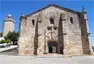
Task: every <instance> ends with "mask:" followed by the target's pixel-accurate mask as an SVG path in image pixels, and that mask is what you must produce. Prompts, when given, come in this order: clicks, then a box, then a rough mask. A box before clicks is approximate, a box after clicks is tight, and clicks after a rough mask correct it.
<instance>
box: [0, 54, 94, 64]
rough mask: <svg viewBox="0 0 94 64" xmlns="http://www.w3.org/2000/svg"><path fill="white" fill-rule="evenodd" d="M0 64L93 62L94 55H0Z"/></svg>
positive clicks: (77, 63)
mask: <svg viewBox="0 0 94 64" xmlns="http://www.w3.org/2000/svg"><path fill="white" fill-rule="evenodd" d="M0 64H94V56H73V57H41V56H9V55H0Z"/></svg>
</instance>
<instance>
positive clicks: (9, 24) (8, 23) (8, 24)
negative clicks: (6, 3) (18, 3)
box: [3, 14, 15, 37]
mask: <svg viewBox="0 0 94 64" xmlns="http://www.w3.org/2000/svg"><path fill="white" fill-rule="evenodd" d="M14 24H15V21H14V20H13V18H12V15H11V14H9V15H8V16H7V17H6V18H5V19H4V25H3V37H4V36H6V35H7V34H8V32H9V31H11V32H13V31H14Z"/></svg>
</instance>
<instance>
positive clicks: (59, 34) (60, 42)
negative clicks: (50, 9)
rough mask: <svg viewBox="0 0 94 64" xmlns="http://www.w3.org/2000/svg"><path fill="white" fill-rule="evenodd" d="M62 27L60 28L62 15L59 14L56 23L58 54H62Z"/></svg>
mask: <svg viewBox="0 0 94 64" xmlns="http://www.w3.org/2000/svg"><path fill="white" fill-rule="evenodd" d="M63 41H64V40H63V26H62V14H60V19H59V23H58V53H62V54H63V48H64V45H63Z"/></svg>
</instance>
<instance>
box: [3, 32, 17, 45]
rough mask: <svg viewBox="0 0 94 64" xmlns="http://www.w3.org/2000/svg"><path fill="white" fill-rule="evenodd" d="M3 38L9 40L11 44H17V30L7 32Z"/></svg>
mask: <svg viewBox="0 0 94 64" xmlns="http://www.w3.org/2000/svg"><path fill="white" fill-rule="evenodd" d="M4 38H5V40H10V41H12V42H13V44H14V45H15V44H17V41H18V38H19V32H8V34H7V35H6V36H5V37H4Z"/></svg>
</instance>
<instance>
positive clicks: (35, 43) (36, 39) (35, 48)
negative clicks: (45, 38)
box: [34, 20, 38, 55]
mask: <svg viewBox="0 0 94 64" xmlns="http://www.w3.org/2000/svg"><path fill="white" fill-rule="evenodd" d="M37 49H38V20H37V22H36V26H35V37H34V55H37Z"/></svg>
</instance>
